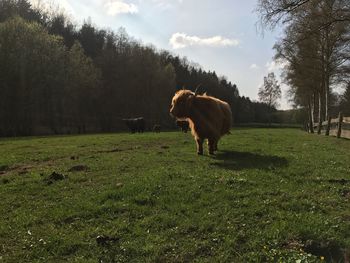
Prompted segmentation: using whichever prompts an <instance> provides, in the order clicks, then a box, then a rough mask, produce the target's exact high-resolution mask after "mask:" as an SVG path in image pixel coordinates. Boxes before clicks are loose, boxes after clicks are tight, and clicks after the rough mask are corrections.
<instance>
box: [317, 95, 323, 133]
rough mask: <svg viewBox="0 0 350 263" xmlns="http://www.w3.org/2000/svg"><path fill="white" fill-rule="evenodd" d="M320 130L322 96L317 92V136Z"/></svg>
mask: <svg viewBox="0 0 350 263" xmlns="http://www.w3.org/2000/svg"><path fill="white" fill-rule="evenodd" d="M321 130H322V95H321V92H318V127H317V134H321Z"/></svg>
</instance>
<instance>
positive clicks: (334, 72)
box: [258, 0, 350, 132]
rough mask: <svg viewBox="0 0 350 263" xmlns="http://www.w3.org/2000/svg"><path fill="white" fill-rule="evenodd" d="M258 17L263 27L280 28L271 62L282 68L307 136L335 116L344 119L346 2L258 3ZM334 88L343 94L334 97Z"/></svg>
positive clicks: (349, 60) (349, 14) (348, 62)
mask: <svg viewBox="0 0 350 263" xmlns="http://www.w3.org/2000/svg"><path fill="white" fill-rule="evenodd" d="M258 11H259V12H260V14H261V18H262V20H261V21H262V23H263V26H265V27H266V26H267V27H272V28H273V27H274V26H275V25H276V24H278V23H279V22H282V23H283V24H284V25H285V29H284V36H283V37H282V38H281V39H280V40H279V41H278V42H277V43H276V45H275V47H274V48H275V51H276V55H275V59H276V60H281V61H283V62H284V63H286V66H285V67H284V69H283V78H284V81H285V83H287V84H288V85H289V86H290V90H289V92H290V96H291V99H292V101H293V102H294V104H295V106H297V107H302V108H304V109H305V113H306V114H307V119H308V123H309V127H310V131H311V132H314V131H313V126H314V123H322V122H323V121H325V120H327V119H328V118H329V117H335V116H337V115H338V113H339V110H343V111H344V113H345V114H350V97H349V94H350V84H349V83H350V56H349V54H350V1H349V0H286V1H279V0H259V4H258ZM339 88H343V90H345V93H344V95H342V96H340V97H339V96H337V93H336V90H339ZM349 116H350V115H349ZM319 127H320V125H319Z"/></svg>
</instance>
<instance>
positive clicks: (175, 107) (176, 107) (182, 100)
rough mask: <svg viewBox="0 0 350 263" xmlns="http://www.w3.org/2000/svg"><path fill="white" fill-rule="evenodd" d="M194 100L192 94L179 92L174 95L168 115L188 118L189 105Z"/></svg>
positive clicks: (184, 91) (187, 91)
mask: <svg viewBox="0 0 350 263" xmlns="http://www.w3.org/2000/svg"><path fill="white" fill-rule="evenodd" d="M193 98H194V94H193V92H191V91H189V90H180V91H178V92H176V93H175V96H174V97H173V99H172V101H171V107H170V114H171V115H172V116H174V117H176V118H186V117H189V116H188V115H189V112H190V108H191V103H192V100H193Z"/></svg>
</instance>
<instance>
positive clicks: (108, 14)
mask: <svg viewBox="0 0 350 263" xmlns="http://www.w3.org/2000/svg"><path fill="white" fill-rule="evenodd" d="M35 1H37V0H32V2H33V3H34V2H35ZM45 1H46V0H41V2H45ZM49 2H51V3H52V0H50V1H49ZM53 2H54V3H56V4H57V5H59V6H60V7H61V8H63V9H64V10H65V12H66V13H67V14H69V15H70V17H72V18H74V19H73V21H74V22H76V23H78V24H81V23H82V22H83V20H84V19H87V18H91V20H92V22H93V24H95V25H96V26H98V27H100V28H107V29H112V30H115V31H116V30H118V28H120V27H124V28H125V29H126V31H127V32H128V34H129V35H130V36H132V37H134V38H136V39H137V40H141V41H142V42H143V43H144V44H153V45H154V46H155V47H156V48H158V49H166V50H169V51H170V52H172V53H174V54H178V55H180V56H186V57H187V58H188V60H189V61H193V62H196V63H198V64H200V65H201V66H202V68H203V69H204V70H211V71H213V70H215V72H216V73H217V74H218V75H219V76H221V75H224V76H226V77H227V79H228V80H229V81H231V82H233V83H236V84H237V86H238V89H239V91H240V94H241V95H244V96H249V97H250V98H251V99H253V100H256V99H257V93H258V88H259V86H260V85H261V84H262V82H263V77H264V76H265V75H267V73H268V72H269V71H274V72H275V73H276V74H277V75H279V66H278V65H277V64H276V63H274V62H273V61H272V57H273V50H272V47H273V45H274V43H275V42H276V40H277V38H278V36H279V34H280V31H281V30H279V29H277V30H275V31H274V32H265V33H264V36H262V34H261V33H260V32H258V31H257V27H256V23H257V21H258V16H257V14H256V13H255V12H254V9H255V7H256V4H257V0H54V1H53ZM203 86H204V85H203ZM286 89H287V87H286V86H285V85H282V96H283V99H282V101H281V103H280V104H281V107H280V108H282V109H287V108H290V106H289V105H288V103H287V99H286V92H285V91H286Z"/></svg>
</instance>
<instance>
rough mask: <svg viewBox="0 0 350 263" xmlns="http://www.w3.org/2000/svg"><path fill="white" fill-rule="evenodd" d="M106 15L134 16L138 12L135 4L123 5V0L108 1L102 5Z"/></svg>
mask: <svg viewBox="0 0 350 263" xmlns="http://www.w3.org/2000/svg"><path fill="white" fill-rule="evenodd" d="M104 8H105V9H106V11H107V14H108V15H111V16H115V15H118V14H136V13H138V12H139V10H138V7H137V6H136V5H135V4H128V3H125V2H124V1H123V0H109V1H108V2H106V3H105V4H104Z"/></svg>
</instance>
